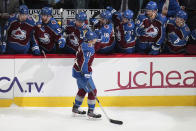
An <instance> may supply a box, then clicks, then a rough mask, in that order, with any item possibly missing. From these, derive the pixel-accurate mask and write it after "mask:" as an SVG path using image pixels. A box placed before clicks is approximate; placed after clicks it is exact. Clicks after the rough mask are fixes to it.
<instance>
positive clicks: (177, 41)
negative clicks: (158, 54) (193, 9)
mask: <svg viewBox="0 0 196 131" xmlns="http://www.w3.org/2000/svg"><path fill="white" fill-rule="evenodd" d="M187 18H188V16H187V13H186V12H184V11H182V10H180V11H179V12H178V13H177V15H176V18H170V19H169V20H168V23H167V26H166V32H167V42H166V45H165V46H166V47H165V52H166V53H172V54H177V53H186V45H187V42H188V39H189V37H190V35H191V31H190V30H189V27H188V26H187V25H186V23H185V22H186V20H187Z"/></svg>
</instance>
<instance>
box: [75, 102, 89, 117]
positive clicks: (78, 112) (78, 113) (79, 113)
mask: <svg viewBox="0 0 196 131" xmlns="http://www.w3.org/2000/svg"><path fill="white" fill-rule="evenodd" d="M72 113H73V116H78V115H85V114H86V111H84V110H80V109H79V107H78V106H76V105H75V104H74V106H73V108H72Z"/></svg>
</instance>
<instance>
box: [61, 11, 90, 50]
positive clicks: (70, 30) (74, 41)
mask: <svg viewBox="0 0 196 131" xmlns="http://www.w3.org/2000/svg"><path fill="white" fill-rule="evenodd" d="M86 21H87V15H86V13H85V12H80V13H78V14H76V16H75V21H71V22H69V23H68V25H67V26H66V27H65V28H64V31H63V32H65V33H66V43H67V44H66V47H65V52H66V53H73V54H75V53H76V51H77V49H78V46H79V45H80V44H81V43H82V42H83V39H84V36H85V34H86V32H87V31H88V30H89V29H90V28H89V27H88V25H87V24H86Z"/></svg>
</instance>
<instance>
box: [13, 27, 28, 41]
mask: <svg viewBox="0 0 196 131" xmlns="http://www.w3.org/2000/svg"><path fill="white" fill-rule="evenodd" d="M11 36H12V37H13V38H14V39H18V40H25V39H26V31H25V30H21V29H20V27H18V28H17V29H16V30H13V31H12V33H11Z"/></svg>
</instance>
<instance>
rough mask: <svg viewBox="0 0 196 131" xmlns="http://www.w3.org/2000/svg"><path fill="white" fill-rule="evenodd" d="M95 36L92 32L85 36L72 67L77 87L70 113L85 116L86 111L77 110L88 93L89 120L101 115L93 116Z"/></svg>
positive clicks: (95, 92)
mask: <svg viewBox="0 0 196 131" xmlns="http://www.w3.org/2000/svg"><path fill="white" fill-rule="evenodd" d="M96 39H97V36H96V34H95V33H94V32H92V31H88V32H87V33H86V35H85V39H84V42H82V43H81V45H80V46H79V47H78V50H77V52H76V58H75V64H74V66H73V73H72V76H73V77H74V78H75V79H76V81H77V85H78V93H77V95H76V97H75V104H74V106H73V109H72V112H73V113H74V114H86V111H82V110H80V109H79V107H80V106H81V104H82V102H83V99H84V97H85V95H86V93H88V101H87V102H88V112H87V115H88V116H89V117H90V118H100V117H101V114H95V113H94V108H95V103H96V100H95V95H96V94H97V90H96V87H95V84H94V82H93V79H92V68H91V66H92V63H93V59H94V54H95V49H94V44H95V43H96Z"/></svg>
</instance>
